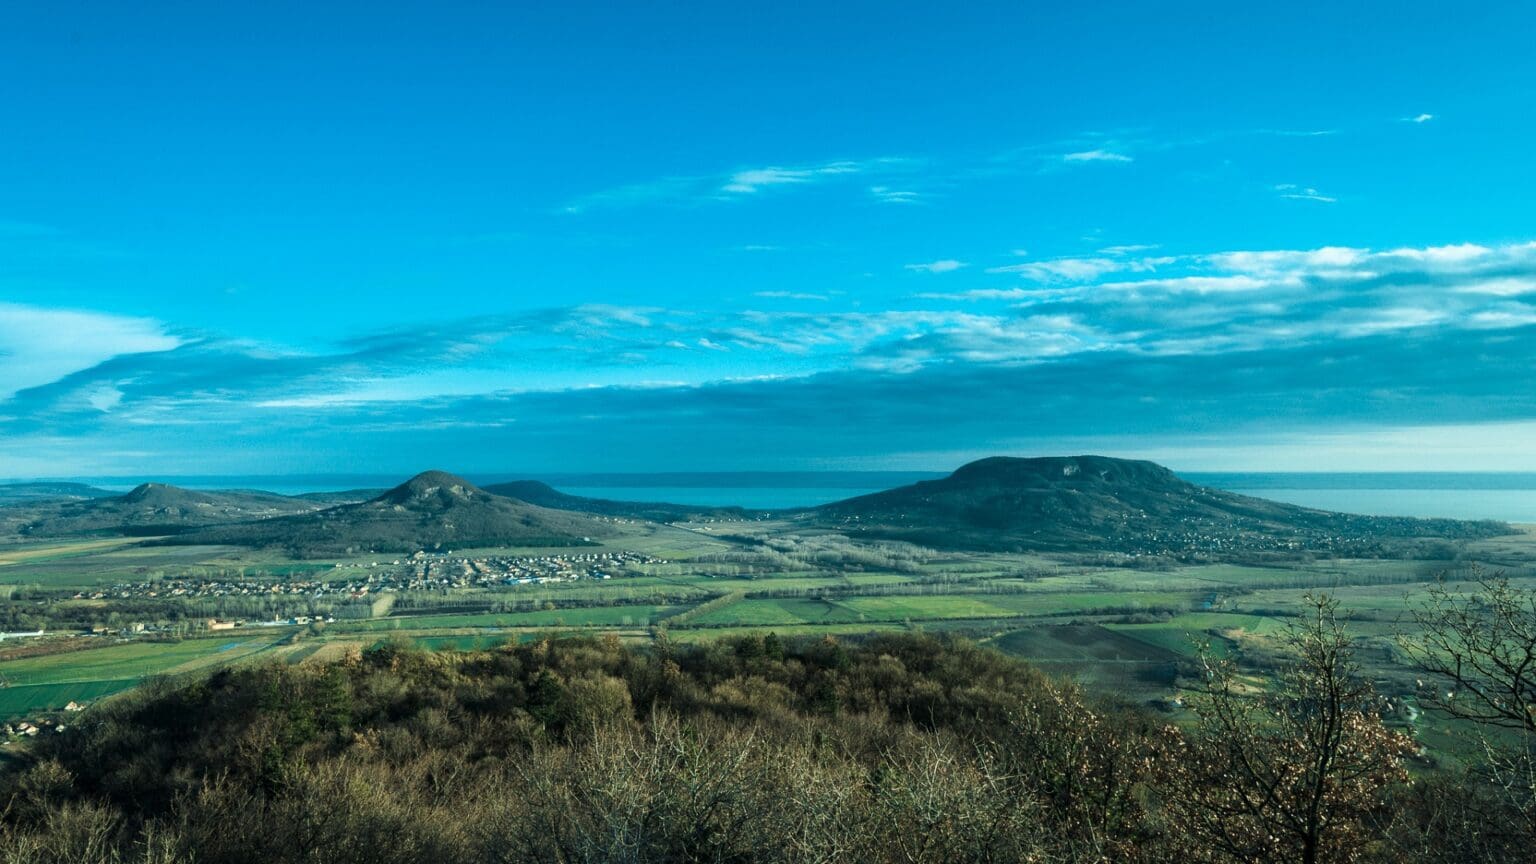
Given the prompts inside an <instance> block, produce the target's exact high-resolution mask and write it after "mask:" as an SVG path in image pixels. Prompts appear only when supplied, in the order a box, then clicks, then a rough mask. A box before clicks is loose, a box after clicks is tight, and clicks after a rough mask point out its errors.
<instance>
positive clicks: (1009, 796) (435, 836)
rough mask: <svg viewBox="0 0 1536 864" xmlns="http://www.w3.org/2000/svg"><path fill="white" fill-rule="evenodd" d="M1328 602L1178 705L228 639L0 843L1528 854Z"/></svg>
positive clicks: (716, 658)
mask: <svg viewBox="0 0 1536 864" xmlns="http://www.w3.org/2000/svg"><path fill="white" fill-rule="evenodd" d="M1315 613H1316V614H1315V615H1314V616H1312V617H1310V618H1308V619H1305V620H1303V621H1302V622H1300V623H1299V624H1298V625H1297V627H1296V629H1295V631H1294V632H1293V633H1292V639H1291V643H1290V644H1291V647H1292V655H1291V661H1290V665H1289V666H1288V667H1287V668H1286V669H1284V670H1282V671H1281V672H1280V673H1279V674H1278V675H1277V676H1276V678H1275V681H1276V684H1275V686H1274V687H1273V688H1272V689H1269V690H1266V691H1263V692H1260V693H1255V692H1253V690H1252V686H1251V684H1249V683H1248V682H1246V681H1245V680H1244V679H1241V678H1238V677H1237V676H1235V675H1234V674H1233V672H1232V670H1230V669H1227V668H1224V667H1222V666H1221V664H1219V663H1215V662H1214V661H1213V663H1212V665H1211V666H1210V667H1209V681H1210V686H1208V687H1207V688H1205V690H1204V694H1203V695H1202V696H1200V697H1199V699H1200V705H1199V712H1198V713H1199V717H1200V722H1199V723H1198V724H1196V725H1195V726H1193V727H1190V728H1182V729H1181V728H1176V727H1174V726H1172V725H1170V724H1169V723H1168V722H1167V721H1166V720H1165V719H1163V718H1162V717H1160V716H1158V715H1155V714H1152V713H1149V712H1147V711H1146V710H1145V709H1141V708H1137V707H1132V706H1125V705H1116V704H1111V703H1106V702H1103V701H1099V700H1094V699H1091V698H1089V697H1088V696H1086V695H1085V694H1084V693H1083V692H1082V691H1080V690H1079V689H1078V688H1077V687H1075V686H1074V685H1072V684H1070V683H1066V682H1062V681H1058V680H1053V679H1052V678H1050V677H1049V676H1047V675H1045V674H1042V673H1041V672H1040V671H1038V670H1037V669H1035V668H1034V667H1032V666H1030V665H1028V664H1026V663H1022V662H1020V661H1017V660H1013V659H1010V658H1008V657H1006V656H1004V655H1002V654H1000V653H998V652H995V651H993V650H990V649H986V648H982V647H978V646H976V645H974V644H972V643H969V642H966V641H964V640H960V639H953V638H935V637H930V636H924V635H886V636H878V637H871V638H869V639H867V640H864V641H861V642H854V643H849V642H839V641H837V640H834V639H832V638H830V637H828V638H824V639H808V640H785V639H781V638H779V637H778V636H776V635H774V634H772V633H766V634H755V635H750V636H746V637H740V638H734V639H726V640H720V641H714V642H707V643H702V644H699V645H696V646H682V645H676V644H672V643H670V642H668V641H667V640H665V639H664V638H663V639H662V640H661V641H660V642H659V643H657V644H655V645H653V646H647V647H644V648H641V647H632V646H630V645H627V644H624V643H621V642H620V641H619V640H617V639H613V638H605V639H603V638H600V639H586V638H583V639H544V640H540V641H536V642H531V643H526V644H522V645H517V646H510V647H506V648H502V649H497V650H493V651H484V652H465V653H454V652H449V653H431V652H425V651H420V650H414V649H412V648H409V647H406V646H404V645H401V644H396V643H389V642H386V643H383V644H381V645H379V646H377V647H375V648H372V649H370V650H368V651H365V652H361V653H358V654H354V655H352V656H350V657H347V658H346V659H344V660H342V661H340V662H335V663H330V664H323V665H318V666H308V665H306V666H286V665H278V664H269V665H261V666H247V667H236V668H226V669H222V670H220V671H218V672H215V673H213V674H212V675H211V676H208V677H206V678H203V679H200V680H196V681H193V682H190V683H189V682H179V683H172V682H165V683H162V684H161V685H159V686H155V687H149V688H146V689H144V690H143V691H141V692H139V693H135V694H131V695H129V696H127V697H124V698H120V699H118V700H114V701H109V702H107V703H105V704H103V705H101V706H98V707H97V708H95V709H93V710H92V711H90V712H88V713H87V714H85V715H84V716H83V718H82V719H81V720H80V722H79V723H78V724H76V725H75V726H73V727H72V728H70V729H68V730H66V731H65V732H63V733H60V734H57V735H50V736H47V737H46V738H40V739H38V740H37V741H36V742H35V743H34V746H33V747H32V748H31V749H30V751H29V752H28V753H27V754H26V755H25V758H23V759H21V760H19V761H18V762H17V764H15V765H13V766H11V767H10V768H9V769H8V770H7V771H6V773H5V774H4V778H3V789H0V794H3V796H4V797H3V800H4V802H5V808H4V810H3V820H4V822H3V824H4V834H3V841H0V842H3V848H4V850H5V851H4V856H5V857H4V858H0V860H7V861H59V862H63V861H103V862H105V861H143V862H151V861H153V862H166V864H169V862H183V861H184V862H193V861H197V862H257V861H262V862H271V861H295V862H297V861H326V862H394V861H398V862H406V861H466V862H468V861H507V862H512V861H549V862H570V861H587V862H619V861H633V862H664V861H666V862H670V861H718V862H728V861H741V862H746V861H784V862H812V861H869V862H896V861H934V862H939V861H1100V860H1104V861H1168V860H1178V861H1398V860H1410V859H1411V860H1428V861H1472V860H1516V859H1517V858H1518V857H1519V855H1518V850H1519V849H1520V848H1522V847H1521V846H1520V844H1522V843H1525V842H1527V841H1528V839H1529V837H1530V836H1531V835H1530V834H1529V828H1530V823H1529V821H1528V819H1527V816H1526V815H1525V814H1528V813H1529V810H1528V809H1522V804H1528V803H1529V802H1528V801H1524V802H1522V801H1520V800H1517V798H1515V797H1511V795H1509V794H1507V793H1508V792H1509V791H1510V788H1512V787H1501V786H1498V785H1496V784H1494V783H1492V782H1489V779H1488V778H1487V777H1486V776H1485V775H1483V774H1479V773H1478V772H1477V771H1475V770H1463V769H1450V768H1431V767H1430V766H1429V765H1428V764H1427V763H1424V762H1422V761H1420V760H1417V759H1416V758H1415V756H1414V749H1415V748H1414V747H1413V745H1412V743H1411V741H1409V740H1408V739H1407V738H1406V737H1405V736H1403V735H1401V734H1399V733H1397V732H1394V731H1391V730H1389V729H1387V728H1386V727H1384V726H1383V724H1382V722H1381V719H1380V713H1379V697H1376V696H1375V695H1374V693H1373V692H1372V691H1371V688H1370V687H1369V685H1368V684H1366V683H1364V682H1362V681H1361V680H1360V679H1359V678H1358V677H1357V676H1356V675H1354V667H1353V665H1352V661H1351V658H1350V653H1351V645H1350V643H1349V640H1348V639H1347V638H1346V637H1345V636H1344V635H1343V633H1342V631H1341V630H1340V629H1339V628H1338V626H1337V624H1336V622H1335V621H1334V616H1333V613H1334V607H1333V605H1332V604H1331V603H1330V602H1329V601H1326V600H1323V601H1319V603H1318V604H1317V606H1316V608H1315ZM1410 776H1412V777H1413V779H1412V780H1410ZM1527 791H1528V790H1527Z"/></svg>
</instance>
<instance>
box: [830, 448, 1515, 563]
mask: <svg viewBox="0 0 1536 864" xmlns="http://www.w3.org/2000/svg"><path fill="white" fill-rule="evenodd" d="M811 519H812V521H814V522H817V523H820V524H823V525H827V526H831V527H836V528H839V529H841V530H845V531H849V532H851V533H855V534H856V535H860V536H875V537H885V538H892V539H901V540H909V541H911V542H915V543H921V544H924V545H928V546H937V547H941V548H972V549H1017V550H1047V551H1114V552H1124V553H1128V554H1149V555H1175V556H1186V557H1210V558H1224V557H1249V556H1254V555H1260V556H1262V555H1266V554H1277V555H1283V554H1289V553H1292V552H1296V551H1299V550H1303V549H1305V550H1310V551H1316V552H1321V553H1335V554H1358V555H1366V554H1381V553H1383V552H1386V553H1389V554H1390V553H1391V552H1392V551H1393V549H1394V548H1398V547H1401V548H1410V547H1411V546H1412V545H1413V544H1411V543H1410V544H1407V545H1406V546H1404V545H1403V543H1402V541H1421V540H1428V539H1465V538H1474V537H1489V536H1495V535H1497V534H1501V533H1508V532H1509V531H1510V528H1509V526H1507V525H1503V524H1502V523H1491V522H1462V521H1457V520H1453V519H1408V518H1401V517H1372V516H1356V515H1351V514H1344V513H1331V512H1326V511H1322V510H1312V509H1308V508H1305V507H1296V506H1293V505H1290V504H1281V503H1278V502H1274V501H1266V500H1263V499H1259V498H1249V497H1247V496H1243V495H1235V494H1232V493H1230V492H1224V491H1221V490H1218V489H1211V488H1207V487H1204V486H1196V485H1194V484H1193V483H1189V482H1187V481H1185V480H1183V479H1181V478H1179V477H1178V475H1176V474H1174V473H1173V472H1172V471H1169V470H1168V469H1167V468H1164V467H1162V466H1160V465H1157V464H1155V463H1152V462H1144V461H1135V460H1126V459H1113V458H1109V457H1104V456H1070V457H1050V458H1039V459H1015V458H1007V457H995V458H990V459H982V460H980V461H977V462H972V463H970V464H968V465H965V466H962V467H961V468H960V469H958V470H957V471H955V472H954V473H953V474H951V475H950V476H948V477H945V478H942V479H939V480H929V481H924V482H921V483H915V484H913V485H911V486H903V487H901V488H899V489H891V490H888V491H885V492H877V493H875V494H872V495H864V496H860V497H858V498H850V499H848V500H845V501H838V502H835V503H832V504H827V505H824V506H822V507H818V508H816V509H815V511H814V515H813V516H812V517H811Z"/></svg>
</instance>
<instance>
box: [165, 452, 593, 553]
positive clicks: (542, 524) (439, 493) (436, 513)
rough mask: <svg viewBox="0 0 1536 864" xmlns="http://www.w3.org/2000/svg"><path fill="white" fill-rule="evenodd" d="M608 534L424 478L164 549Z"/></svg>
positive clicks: (535, 541) (495, 541)
mask: <svg viewBox="0 0 1536 864" xmlns="http://www.w3.org/2000/svg"><path fill="white" fill-rule="evenodd" d="M610 533H612V528H611V527H610V526H609V525H607V524H605V523H603V522H600V521H598V520H596V519H593V518H591V517H589V516H586V515H584V514H579V513H567V512H562V511H559V510H551V509H549V508H545V507H537V506H534V505H532V504H528V503H526V502H523V501H517V500H513V499H511V498H506V497H504V496H501V495H496V494H493V493H490V492H487V491H486V490H484V489H481V488H479V487H477V486H475V485H474V484H472V483H470V482H469V481H467V480H465V479H463V478H461V477H456V476H454V475H452V474H449V473H446V472H443V471H426V472H423V473H421V474H418V475H416V476H415V477H412V478H411V479H410V480H407V481H406V482H404V483H402V484H400V485H399V486H396V487H395V488H393V489H391V490H389V491H387V492H385V493H384V494H382V495H380V496H378V497H377V498H374V499H372V500H369V501H364V502H362V503H358V504H344V505H341V506H339V507H331V508H327V509H325V510H320V511H317V512H314V513H309V514H305V515H302V516H292V517H285V518H280V519H267V520H263V521H260V522H250V523H243V524H238V525H226V526H221V527H217V528H209V529H206V530H201V531H193V532H187V533H185V534H181V535H178V536H177V537H175V538H172V539H171V540H168V541H166V542H171V543H177V544H186V543H192V544H202V543H208V544H230V545H235V546H252V547H261V548H278V549H283V550H285V551H287V552H288V553H289V554H292V555H295V556H297V557H305V558H311V557H316V556H324V555H338V554H346V553H349V552H367V551H373V552H412V551H415V550H418V549H427V550H436V549H444V548H470V547H477V546H478V547H485V546H574V545H582V544H585V543H588V542H590V541H591V540H592V539H594V538H597V537H603V536H606V535H608V534H610Z"/></svg>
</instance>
